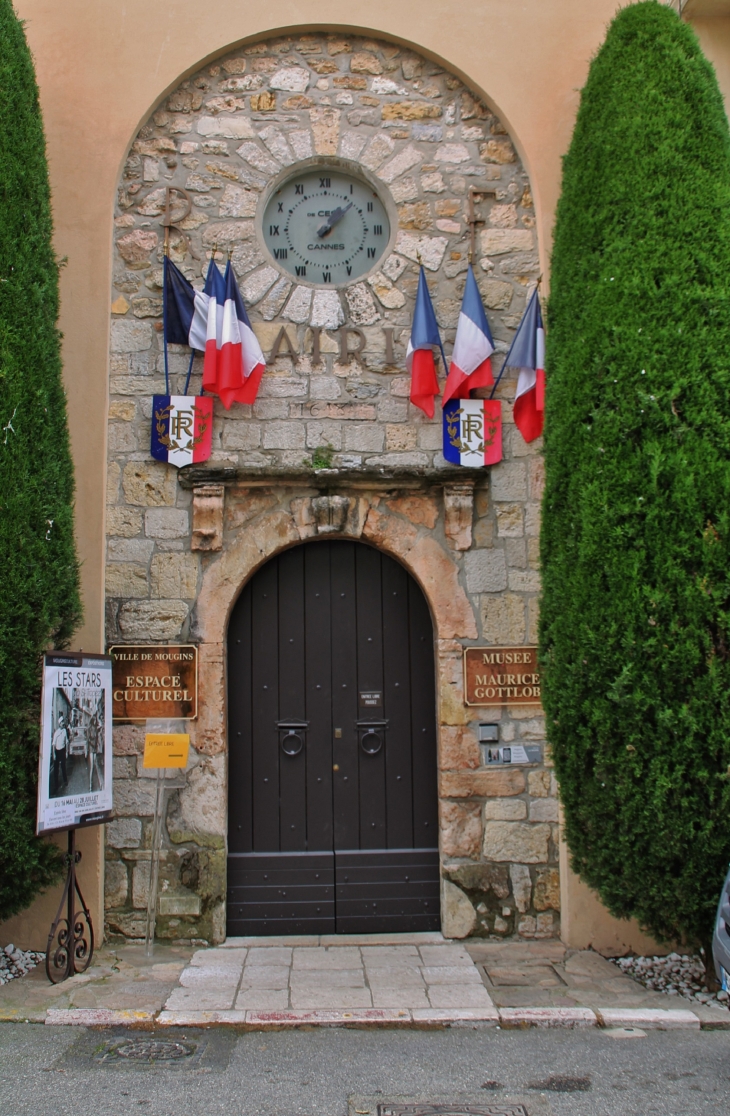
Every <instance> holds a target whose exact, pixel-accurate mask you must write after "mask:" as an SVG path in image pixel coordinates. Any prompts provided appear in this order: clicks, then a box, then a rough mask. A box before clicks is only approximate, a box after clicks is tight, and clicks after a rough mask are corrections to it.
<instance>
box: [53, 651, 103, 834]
mask: <svg viewBox="0 0 730 1116" xmlns="http://www.w3.org/2000/svg"><path fill="white" fill-rule="evenodd" d="M42 706H43V708H42V720H41V752H40V769H39V781H38V783H39V785H38V826H37V831H38V833H44V832H48V831H50V830H55V829H67V828H68V827H69V826H74V825H85V824H89V823H90V822H92V821H94V820H99V821H103V820H104V815H106V813H108V811H110V810H111V806H112V785H111V660H110V659H108V658H107V657H103V656H100V655H96V656H91V655H82V654H78V655H76V654H63V653H62V652H58V653H55V654H49V655H46V656H45V663H44V676H43V701H42ZM96 815H102V816H100V817H99V818H98V819H97V818H96Z"/></svg>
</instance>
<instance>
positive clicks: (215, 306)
mask: <svg viewBox="0 0 730 1116" xmlns="http://www.w3.org/2000/svg"><path fill="white" fill-rule="evenodd" d="M164 294H165V340H166V341H167V342H169V343H170V344H177V345H189V346H190V348H191V349H198V350H199V351H200V352H203V353H205V359H204V362H203V390H204V391H208V392H211V393H212V394H214V395H219V396H220V398H221V401H222V403H223V406H224V407H225V408H226V410H228V409H229V408H230V406H231V403H233V402H234V401H235V402H237V403H253V402H254V400H255V399H256V393H257V392H258V389H259V384H260V383H261V377H262V375H263V373H264V369H265V368H266V361H265V360H264V355H263V353H262V351H261V346H260V345H259V343H258V340H257V338H256V335H255V333H254V332H253V330H252V329H251V323H250V322H249V320H248V314H247V313H246V308H245V307H244V305H243V299H242V298H241V292H240V291H239V289H238V283H237V282H236V276H235V274H234V272H233V268H232V267H231V263H230V260H229V262H228V266H227V268H226V274H225V277H224V276H222V275H221V273H220V271H219V270H218V268H217V266H216V264H215V263H214V261H213V260H212V259H211V261H210V264H209V265H208V273H207V275H206V277H205V286H204V287H203V290H202V291H196V290H195V288H194V287H193V286H192V284H191V283H190V282H189V281H188V280H187V279H186V278H185V276H184V275H183V274H182V272H181V271H180V270H179V268H177V267H176V266H175V264H174V263H173V262H172V260H170V259H169V258H168V257H167V256H166V257H165V291H164Z"/></svg>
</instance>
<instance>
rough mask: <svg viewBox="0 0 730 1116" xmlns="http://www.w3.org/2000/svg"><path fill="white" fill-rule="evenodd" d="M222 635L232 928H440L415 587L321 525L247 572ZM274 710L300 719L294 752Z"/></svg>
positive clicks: (422, 615)
mask: <svg viewBox="0 0 730 1116" xmlns="http://www.w3.org/2000/svg"><path fill="white" fill-rule="evenodd" d="M228 644H229V647H228V652H229V659H228V662H229V685H228V689H229V742H230V766H229V862H228V864H229V867H228V871H229V897H228V903H229V907H228V933H229V934H283V933H332V932H334V931H335V930H336V931H339V932H353V933H354V932H367V931H373V932H376V931H380V930H389V931H398V930H416V929H437V928H438V925H439V863H438V851H437V848H436V845H437V839H438V838H437V800H436V731H435V697H434V671H433V630H432V626H431V619H430V616H429V612H428V607H427V605H426V601H425V598H424V596H423V593H422V592H421V590H420V588H419V587H418V586H417V585H416V583H415V582H414V581H413V579H412V578H411V577H410V576H409V575H408V573H407V572H406V571H405V570H404V569H403V568H402V567H401V566H400V565H398V563H396V562H395V561H394V560H393V559H391V558H388V557H387V556H385V555H382V554H380V553H379V552H378V551H377V550H375V549H373V548H371V547H368V546H366V545H364V544H362V543H353V542H346V541H340V540H325V541H313V542H311V543H307V544H304V545H302V546H299V547H295V548H292V549H291V550H288V551H285V552H283V553H282V554H280V555H278V556H277V557H276V558H274V559H272V560H271V561H270V562H268V563H267V564H266V565H265V566H263V567H262V568H261V570H259V571H258V573H257V574H256V575H255V576H254V577H253V578H252V579H251V581H250V582H249V583H248V585H246V586H245V588H244V590H243V592H242V593H241V596H240V598H239V600H238V602H237V604H236V606H235V608H234V611H233V614H232V616H231V621H230V625H229V640H228ZM281 722H291V723H296V722H300V723H301V724H302V728H301V730H300V729H297V730H296V731H297V732H299V734H300V736H301V739H302V741H303V746H302V748H301V751H299V752H298V754H295V755H294V754H286V752H285V751H284V750H283V749H282V741H283V738H284V736H285V733H286V730H284V729H282V728H280V727H278V726H279V725H280V723H281ZM371 722H373V723H374V725H373V731H374V732H375V733H377V735H376V736H373V735H372V734H371V735H370V736H368V737H367V739H366V740H365V741H364V740H363V737H364V735H365V734H366V733H367V732H368V724H369V723H371ZM364 745H367V747H365V746H364Z"/></svg>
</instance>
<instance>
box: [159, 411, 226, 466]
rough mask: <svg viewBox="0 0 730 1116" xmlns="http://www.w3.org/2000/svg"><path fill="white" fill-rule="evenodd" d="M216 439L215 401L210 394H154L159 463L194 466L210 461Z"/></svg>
mask: <svg viewBox="0 0 730 1116" xmlns="http://www.w3.org/2000/svg"><path fill="white" fill-rule="evenodd" d="M212 437H213V399H212V397H211V396H209V395H154V396H153V397H152V445H151V447H150V452H151V454H152V456H153V457H154V458H156V459H157V460H158V461H167V462H169V464H170V465H177V467H178V469H181V468H182V466H183V465H191V464H192V463H193V462H195V461H197V462H200V461H207V460H208V458H209V457H210V452H211V445H212Z"/></svg>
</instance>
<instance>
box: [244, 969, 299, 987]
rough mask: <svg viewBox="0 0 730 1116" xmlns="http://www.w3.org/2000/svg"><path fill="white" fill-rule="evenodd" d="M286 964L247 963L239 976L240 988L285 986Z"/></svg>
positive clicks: (287, 974) (287, 972)
mask: <svg viewBox="0 0 730 1116" xmlns="http://www.w3.org/2000/svg"><path fill="white" fill-rule="evenodd" d="M289 973H290V969H289V966H288V965H251V966H249V965H247V966H246V968H245V969H244V970H243V976H242V977H241V988H287V987H288V985H289Z"/></svg>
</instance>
